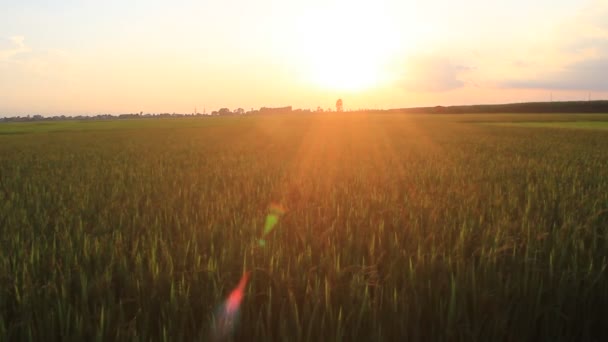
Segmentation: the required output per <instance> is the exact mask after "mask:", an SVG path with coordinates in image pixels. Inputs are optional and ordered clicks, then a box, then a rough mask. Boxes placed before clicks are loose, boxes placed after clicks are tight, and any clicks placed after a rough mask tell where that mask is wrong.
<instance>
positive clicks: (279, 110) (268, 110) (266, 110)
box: [260, 106, 293, 114]
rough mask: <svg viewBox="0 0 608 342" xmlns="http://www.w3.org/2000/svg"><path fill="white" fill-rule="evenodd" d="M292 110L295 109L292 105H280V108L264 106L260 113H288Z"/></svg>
mask: <svg viewBox="0 0 608 342" xmlns="http://www.w3.org/2000/svg"><path fill="white" fill-rule="evenodd" d="M292 110H293V109H292V107H291V106H287V107H278V108H268V107H262V108H260V114H286V113H291V112H292Z"/></svg>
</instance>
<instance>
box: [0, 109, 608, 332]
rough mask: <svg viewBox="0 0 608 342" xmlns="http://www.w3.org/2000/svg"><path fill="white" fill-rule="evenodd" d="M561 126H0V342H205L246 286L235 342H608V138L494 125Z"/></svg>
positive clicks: (334, 119)
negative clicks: (274, 214)
mask: <svg viewBox="0 0 608 342" xmlns="http://www.w3.org/2000/svg"><path fill="white" fill-rule="evenodd" d="M567 121H571V122H574V121H583V122H587V123H588V122H593V124H594V125H595V124H597V125H598V126H603V127H605V126H606V123H605V122H606V121H608V115H548V114H543V115H403V114H401V115H397V114H394V115H389V114H341V115H338V114H333V115H332V114H325V115H300V116H295V115H283V116H281V115H272V116H257V117H255V116H249V117H214V118H191V119H190V118H188V119H157V120H145V119H141V120H132V121H130V120H125V121H108V122H53V123H41V124H33V123H14V124H0V341H20V340H45V341H51V340H62V341H65V340H68V341H94V340H96V341H103V340H128V341H149V340H167V341H192V340H202V341H206V340H209V339H210V338H211V336H212V335H211V334H212V331H211V330H212V329H213V328H212V327H213V322H214V320H216V319H217V312H218V307H219V306H220V305H221V304H222V302H223V301H224V300H225V299H226V297H227V296H228V294H229V293H230V291H231V290H232V289H233V288H234V287H235V286H236V284H237V283H238V282H239V279H240V278H241V275H242V274H243V272H245V271H250V272H251V280H250V282H249V284H248V286H247V288H246V293H245V297H244V299H243V303H242V305H241V309H240V324H238V325H237V326H236V327H235V329H234V336H233V337H232V338H233V339H234V340H237V341H383V340H385V341H397V340H398V341H408V340H409V341H432V340H437V341H440V340H449V341H537V340H550V341H562V340H563V341H593V340H595V341H603V340H606V339H607V338H608V325H607V324H606V323H607V322H608V321H607V317H608V270H607V269H606V268H607V266H608V229H607V227H608V148H607V147H608V132H606V131H605V130H601V129H577V128H576V127H575V128H574V129H558V128H553V127H534V128H531V127H518V126H515V125H505V124H500V123H513V122H528V123H527V124H525V125H530V122H536V123H538V122H545V123H547V122H549V123H548V124H545V126H552V125H556V124H555V123H551V122H562V125H563V122H567ZM602 121H603V122H602ZM488 122H494V123H499V124H488ZM532 125H534V124H532ZM569 125H574V126H576V124H569ZM271 205H274V206H282V207H283V208H284V210H285V212H284V214H283V215H282V216H280V218H279V222H278V224H277V225H276V227H275V228H274V229H273V230H272V231H270V233H268V235H266V236H265V237H264V238H265V240H266V244H265V245H264V246H260V245H259V244H258V240H259V239H260V238H261V237H262V232H263V229H264V224H265V220H266V218H267V215H268V214H269V206H271Z"/></svg>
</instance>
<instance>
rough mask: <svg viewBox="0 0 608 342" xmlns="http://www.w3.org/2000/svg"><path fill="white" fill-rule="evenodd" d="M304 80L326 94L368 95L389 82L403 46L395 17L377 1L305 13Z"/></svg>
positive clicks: (302, 23)
mask: <svg viewBox="0 0 608 342" xmlns="http://www.w3.org/2000/svg"><path fill="white" fill-rule="evenodd" d="M301 19H302V20H301V21H300V26H299V32H298V37H297V40H298V41H297V43H298V45H299V46H300V47H301V50H300V51H301V54H300V56H299V58H300V63H299V65H300V66H301V71H302V72H301V74H302V76H303V78H304V79H305V80H306V81H308V82H310V83H312V84H313V85H315V86H316V87H319V88H322V89H325V90H334V91H363V90H368V89H372V88H376V87H379V86H381V85H383V84H385V83H387V82H388V81H389V78H390V77H389V75H390V73H389V72H388V70H387V69H388V65H389V62H390V60H391V58H392V57H393V55H394V52H395V47H396V46H397V38H396V37H395V35H394V32H395V30H393V29H392V28H391V25H390V20H389V16H388V15H387V14H386V13H384V12H383V11H382V9H381V8H378V6H377V5H375V4H374V3H373V2H369V3H362V2H354V3H353V2H338V3H334V4H333V5H330V6H326V7H323V8H317V9H316V11H314V12H308V13H306V14H303V15H302V18H301Z"/></svg>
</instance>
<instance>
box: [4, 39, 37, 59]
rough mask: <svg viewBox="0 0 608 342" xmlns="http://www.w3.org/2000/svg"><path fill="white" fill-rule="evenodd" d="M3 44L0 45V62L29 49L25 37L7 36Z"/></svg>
mask: <svg viewBox="0 0 608 342" xmlns="http://www.w3.org/2000/svg"><path fill="white" fill-rule="evenodd" d="M3 43H4V44H1V45H0V62H2V61H8V60H10V59H11V58H12V57H13V56H15V55H18V54H21V53H24V52H29V51H31V49H30V48H29V47H27V46H26V45H25V37H23V36H12V37H9V38H8V39H7V40H5V42H3Z"/></svg>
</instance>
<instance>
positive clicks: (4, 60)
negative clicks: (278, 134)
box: [0, 0, 608, 116]
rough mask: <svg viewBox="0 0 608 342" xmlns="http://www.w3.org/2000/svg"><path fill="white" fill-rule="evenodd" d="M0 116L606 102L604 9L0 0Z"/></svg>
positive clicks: (545, 0) (555, 1) (561, 3)
mask: <svg viewBox="0 0 608 342" xmlns="http://www.w3.org/2000/svg"><path fill="white" fill-rule="evenodd" d="M0 9H1V10H0V116H5V115H9V116H10V115H27V114H37V113H40V114H47V115H51V114H99V113H113V114H117V113H131V112H139V111H143V112H150V113H159V112H170V113H172V112H178V113H190V112H192V111H193V110H194V107H195V106H197V107H198V110H199V111H200V112H202V111H203V110H204V109H205V110H206V111H207V112H210V111H211V110H215V109H217V108H219V107H229V108H231V109H234V108H237V107H242V108H245V109H246V110H249V109H250V108H259V107H261V106H270V107H272V106H286V105H293V106H294V107H297V108H316V107H317V106H321V107H323V108H328V107H333V106H334V104H335V101H336V99H337V98H342V99H344V105H345V108H346V109H357V108H396V107H409V106H421V105H452V104H473V103H503V102H522V101H547V100H549V99H550V98H551V96H552V97H553V99H554V100H586V99H587V98H588V97H589V96H591V98H592V99H600V98H603V99H606V98H608V77H606V75H608V0H578V1H577V0H535V1H529V0H510V1H504V0H460V1H457V2H456V1H450V0H427V1H414V0H385V1H381V0H373V1H363V0H350V1H346V0H323V1H321V0H297V1H295V0H294V1H288V0H281V1H279V0H258V1H246V0H209V1H204V0H199V1H194V0H175V1H159V0H131V1H129V0H122V1H119V0H106V1H89V0H63V1H61V0H58V1H42V0H15V1H11V0H0Z"/></svg>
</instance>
